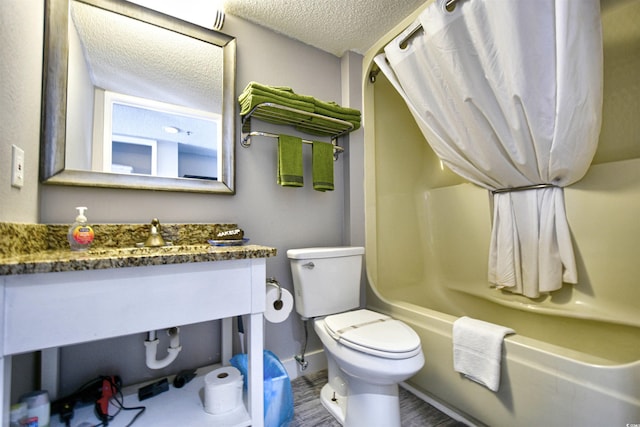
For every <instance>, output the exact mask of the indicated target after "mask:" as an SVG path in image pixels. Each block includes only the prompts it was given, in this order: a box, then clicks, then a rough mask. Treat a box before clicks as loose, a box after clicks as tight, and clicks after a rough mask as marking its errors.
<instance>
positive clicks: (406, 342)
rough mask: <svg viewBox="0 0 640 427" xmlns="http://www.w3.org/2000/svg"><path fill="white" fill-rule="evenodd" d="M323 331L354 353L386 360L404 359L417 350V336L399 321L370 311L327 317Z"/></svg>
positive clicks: (350, 312)
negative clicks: (358, 352) (357, 352)
mask: <svg viewBox="0 0 640 427" xmlns="http://www.w3.org/2000/svg"><path fill="white" fill-rule="evenodd" d="M324 324H325V329H326V331H327V332H328V333H329V335H331V337H332V338H333V339H335V340H336V341H338V342H340V343H341V344H343V345H345V346H346V347H350V348H352V349H354V350H358V351H361V352H363V353H368V354H371V355H374V356H378V357H384V358H387V359H406V358H409V357H413V356H415V355H416V354H418V353H419V352H420V351H421V348H420V337H418V334H416V332H415V331H414V330H413V329H411V328H410V327H409V326H407V325H406V324H404V323H403V322H401V321H399V320H396V319H394V318H392V317H389V316H387V315H385V314H382V313H376V312H374V311H370V310H355V311H348V312H345V313H340V314H334V315H331V316H327V317H326V318H325V319H324Z"/></svg>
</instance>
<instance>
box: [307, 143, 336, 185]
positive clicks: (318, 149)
mask: <svg viewBox="0 0 640 427" xmlns="http://www.w3.org/2000/svg"><path fill="white" fill-rule="evenodd" d="M311 163H312V170H313V189H314V190H318V191H333V144H329V143H326V142H318V141H313V153H312V157H311Z"/></svg>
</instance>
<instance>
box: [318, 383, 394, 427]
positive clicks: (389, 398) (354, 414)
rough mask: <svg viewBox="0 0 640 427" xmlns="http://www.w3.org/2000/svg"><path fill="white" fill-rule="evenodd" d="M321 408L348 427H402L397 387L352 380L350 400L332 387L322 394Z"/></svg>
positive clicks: (323, 389)
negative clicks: (380, 426) (378, 426)
mask: <svg viewBox="0 0 640 427" xmlns="http://www.w3.org/2000/svg"><path fill="white" fill-rule="evenodd" d="M320 401H321V402H322V406H324V407H325V409H326V410H327V411H329V413H330V414H331V415H332V416H333V417H334V418H335V419H336V420H337V421H338V422H339V423H340V424H341V425H343V426H345V427H371V426H376V425H384V426H385V427H400V426H401V423H400V398H399V394H398V386H397V385H396V384H393V385H386V386H380V385H372V384H367V383H364V382H361V381H359V380H357V379H353V378H350V381H349V396H343V395H341V394H339V393H336V392H335V391H334V389H333V387H331V385H330V384H325V385H324V387H322V390H321V392H320Z"/></svg>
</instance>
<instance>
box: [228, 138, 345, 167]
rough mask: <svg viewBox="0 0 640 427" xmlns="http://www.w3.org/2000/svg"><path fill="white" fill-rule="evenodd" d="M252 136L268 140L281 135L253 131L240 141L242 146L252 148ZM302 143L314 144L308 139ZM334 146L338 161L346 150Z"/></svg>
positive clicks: (335, 158)
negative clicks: (264, 137)
mask: <svg viewBox="0 0 640 427" xmlns="http://www.w3.org/2000/svg"><path fill="white" fill-rule="evenodd" d="M252 136H266V137H268V138H275V139H277V138H278V137H279V136H280V135H276V134H275V133H269V132H261V131H252V132H249V133H247V134H246V136H245V137H244V138H242V140H241V141H240V145H242V146H243V147H244V148H249V147H250V146H251V137H252ZM334 141H335V140H334ZM302 142H303V143H304V144H313V141H310V140H308V139H303V140H302ZM332 144H333V159H334V160H338V156H339V155H340V154H342V153H343V152H344V148H342V147H340V146H339V145H336V144H335V142H332Z"/></svg>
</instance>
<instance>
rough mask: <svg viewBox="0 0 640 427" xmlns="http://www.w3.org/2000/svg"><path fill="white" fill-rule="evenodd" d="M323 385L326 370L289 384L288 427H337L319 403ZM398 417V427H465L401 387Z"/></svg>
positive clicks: (333, 419)
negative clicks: (291, 413)
mask: <svg viewBox="0 0 640 427" xmlns="http://www.w3.org/2000/svg"><path fill="white" fill-rule="evenodd" d="M326 383H327V371H326V370H323V371H319V372H317V373H313V374H309V375H307V376H300V377H298V378H296V379H295V380H293V381H291V387H292V389H293V401H294V402H295V408H294V418H293V422H292V423H291V425H290V427H314V426H322V427H340V423H338V421H336V420H335V418H333V416H331V414H329V412H328V411H327V410H326V409H324V407H323V406H322V403H320V389H321V388H322V386H324V385H325V384H326ZM400 416H401V417H402V427H465V424H463V423H461V422H459V421H456V420H454V419H453V418H451V417H449V416H448V415H446V414H444V413H443V412H441V411H439V410H438V409H436V408H434V407H433V406H431V405H429V404H428V403H426V402H424V401H423V400H421V399H419V398H418V397H416V396H414V395H413V394H412V393H410V392H408V391H406V390H405V389H403V388H402V387H401V388H400ZM371 427H378V426H371ZM379 427H385V426H379Z"/></svg>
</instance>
